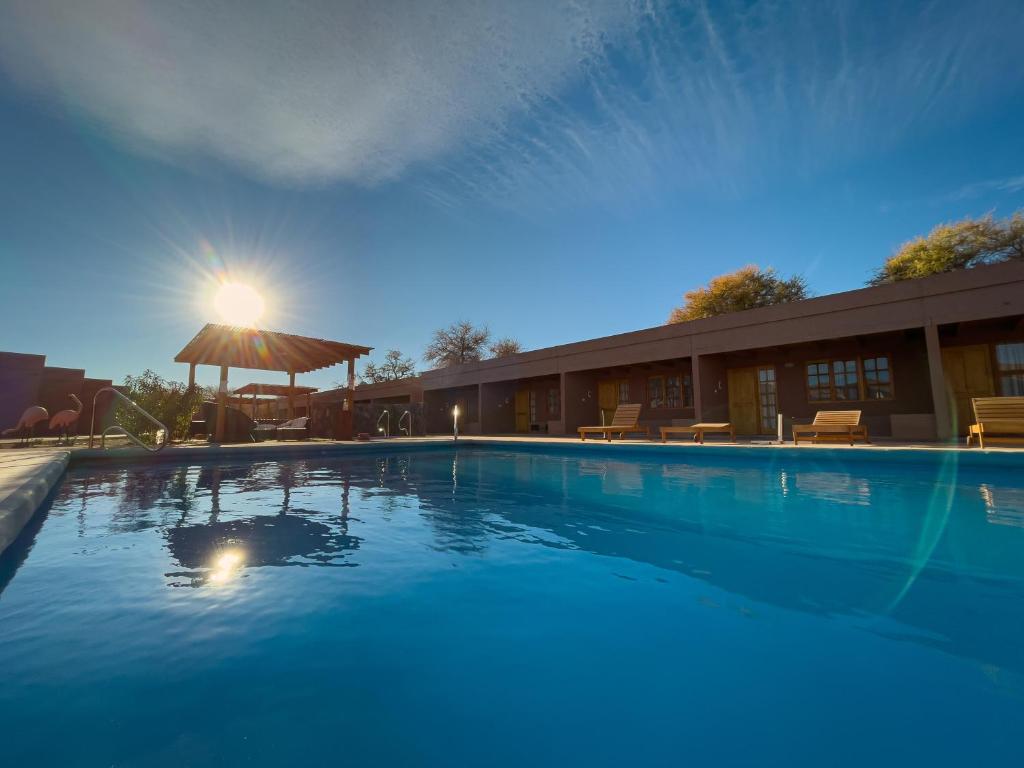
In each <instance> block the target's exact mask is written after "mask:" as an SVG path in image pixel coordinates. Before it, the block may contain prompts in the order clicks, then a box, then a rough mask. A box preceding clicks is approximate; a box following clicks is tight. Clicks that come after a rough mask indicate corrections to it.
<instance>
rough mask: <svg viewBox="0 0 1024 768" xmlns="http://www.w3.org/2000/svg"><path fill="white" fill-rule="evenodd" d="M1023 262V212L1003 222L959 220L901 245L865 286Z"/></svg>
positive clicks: (988, 218)
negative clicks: (977, 267)
mask: <svg viewBox="0 0 1024 768" xmlns="http://www.w3.org/2000/svg"><path fill="white" fill-rule="evenodd" d="M1012 260H1018V261H1019V260H1024V211H1017V212H1016V213H1014V214H1013V215H1012V216H1010V217H1009V218H1007V219H999V220H996V219H993V218H992V215H991V214H989V215H987V216H983V217H982V218H980V219H970V218H967V219H963V220H962V221H957V222H953V223H952V224H940V225H939V226H937V227H935V229H933V230H932V231H931V232H929V233H928V235H927V236H926V237H918V238H915V239H914V240H911V241H910V242H908V243H904V244H903V245H901V246H900V247H899V249H898V250H897V251H896V253H894V254H893V255H892V256H890V257H889V258H888V259H886V260H885V264H883V265H882V266H881V267H880V268H879V269H878V270H877V271H876V272H875V274H874V277H872V278H871V280H870V281H869V283H868V284H869V285H881V284H882V283H893V282H897V281H899V280H913V279H914V278H917V277H927V276H928V275H937V274H940V273H942V272H953V271H955V270H958V269H970V268H971V267H976V266H978V265H980V264H995V263H998V262H1001V261H1012Z"/></svg>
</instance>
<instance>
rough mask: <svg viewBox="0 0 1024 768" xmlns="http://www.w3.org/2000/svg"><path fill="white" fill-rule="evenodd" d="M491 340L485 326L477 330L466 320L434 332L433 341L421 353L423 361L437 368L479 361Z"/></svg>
mask: <svg viewBox="0 0 1024 768" xmlns="http://www.w3.org/2000/svg"><path fill="white" fill-rule="evenodd" d="M490 340H491V332H490V331H489V330H488V329H487V327H486V326H483V327H481V328H477V327H476V326H474V325H473V324H472V323H470V322H468V321H466V320H460V321H458V322H456V323H452V324H451V325H449V326H448V327H447V328H438V329H437V330H436V331H434V339H433V341H431V342H430V344H429V346H427V350H426V352H424V353H423V359H424V360H426V361H427V362H428V363H430V364H432V365H435V366H437V367H438V368H447V367H448V366H450V365H461V364H462V363H468V362H472V361H474V360H481V359H483V356H484V351H485V350H486V349H487V342H489V341H490Z"/></svg>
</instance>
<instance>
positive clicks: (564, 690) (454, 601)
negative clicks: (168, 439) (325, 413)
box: [0, 446, 1024, 766]
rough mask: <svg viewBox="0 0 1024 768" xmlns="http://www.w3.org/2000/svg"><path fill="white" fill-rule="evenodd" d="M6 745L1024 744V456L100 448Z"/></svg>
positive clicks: (316, 751) (9, 643) (667, 749)
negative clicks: (203, 457) (178, 461)
mask: <svg viewBox="0 0 1024 768" xmlns="http://www.w3.org/2000/svg"><path fill="white" fill-rule="evenodd" d="M0 589H2V593H0V670H3V673H2V674H3V684H2V685H0V731H2V733H3V739H2V742H0V749H2V750H3V753H2V754H3V760H4V764H6V765H12V766H15V765H27V764H32V765H60V766H69V765H90V766H91V765H104V766H107V765H116V766H134V765H153V766H164V765H166V766H184V765H236V764H237V765H242V764H244V765H274V766H280V765H296V764H330V765H336V764H350V765H430V766H434V765H438V766H440V765H445V766H451V765H489V766H493V765H502V766H503V765H509V766H511V765H516V766H522V765H673V766H678V765H684V764H690V765H702V764H714V765H737V764H750V765H766V764H780V765H790V766H793V765H800V766H803V765H807V766H811V765H813V766H822V765H830V766H836V765H858V766H862V765H865V764H874V765H897V764H899V765H961V766H962V765H982V764H986V765H1011V764H1013V765H1019V760H1020V747H1019V743H1018V741H1019V726H1020V723H1021V722H1024V478H1022V476H1021V473H1020V472H1019V470H1014V469H1009V468H1005V469H1001V468H989V469H985V468H980V467H979V468H966V467H959V466H957V465H956V464H955V463H951V462H948V461H931V462H928V463H921V464H917V463H906V464H899V465H894V466H887V465H885V464H880V463H877V462H872V463H863V462H859V461H855V460H853V459H852V458H851V459H842V458H836V457H835V456H833V455H826V454H821V455H818V454H817V452H814V451H811V452H808V453H807V454H806V455H801V456H798V457H793V456H792V455H789V454H784V453H774V452H771V451H768V452H763V453H762V454H760V455H759V456H758V457H756V458H748V457H744V456H740V455H738V454H733V453H730V452H729V451H726V450H720V451H707V452H705V453H701V454H699V455H697V454H687V455H685V456H676V455H671V456H670V455H667V454H666V455H654V454H644V455H642V456H638V457H629V456H625V455H623V454H620V453H615V452H610V453H604V452H601V451H587V452H579V451H563V452H560V451H557V450H548V449H545V450H529V451H525V450H513V449H503V448H499V447H490V448H486V447H471V446H467V447H465V448H459V449H458V450H453V449H450V448H444V449H436V448H435V449H431V450H416V451H414V450H409V451H408V452H398V453H394V452H393V453H389V454H387V455H379V456H366V457H355V456H353V457H345V458H339V457H305V458H289V459H280V460H263V461H248V460H247V461H246V462H244V463H233V462H230V461H222V462H221V463H195V464H190V465H185V466H171V465H165V464H138V465H103V466H89V467H82V468H77V469H73V470H71V471H70V472H69V473H68V475H67V477H66V479H65V481H64V482H63V484H62V485H61V486H60V488H59V489H58V490H57V491H56V492H55V493H54V495H53V498H52V500H51V501H50V502H49V504H48V508H46V509H44V510H43V511H41V512H40V513H39V514H38V515H37V516H36V518H35V519H34V520H33V524H32V525H31V526H30V529H29V530H27V531H26V532H25V533H24V535H23V536H22V538H21V539H20V540H19V541H18V542H17V544H16V545H15V546H14V547H12V548H11V549H10V550H8V552H6V553H5V554H4V555H3V556H2V558H0Z"/></svg>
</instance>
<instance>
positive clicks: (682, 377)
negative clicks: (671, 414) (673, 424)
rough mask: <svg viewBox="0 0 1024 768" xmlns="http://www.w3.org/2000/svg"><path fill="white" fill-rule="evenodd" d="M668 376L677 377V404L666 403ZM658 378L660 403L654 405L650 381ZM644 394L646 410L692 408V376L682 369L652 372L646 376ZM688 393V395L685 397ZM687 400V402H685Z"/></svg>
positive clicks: (681, 409)
mask: <svg viewBox="0 0 1024 768" xmlns="http://www.w3.org/2000/svg"><path fill="white" fill-rule="evenodd" d="M670 378H676V379H679V405H667V404H665V403H667V402H668V389H669V387H668V380H669V379H670ZM655 379H658V380H659V381H660V382H661V401H662V403H663V404H662V405H654V404H653V403H652V402H651V392H652V391H653V389H654V388H653V386H652V382H653V381H654V380H655ZM645 385H646V386H645V388H646V396H645V397H644V404H645V406H646V408H647V409H648V410H652V411H683V410H686V409H687V408H693V376H692V375H691V374H689V373H684V372H683V371H665V372H664V373H653V374H651V375H650V376H648V377H647V380H646V382H645ZM687 395H689V397H687ZM687 401H689V402H687Z"/></svg>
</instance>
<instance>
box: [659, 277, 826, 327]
mask: <svg viewBox="0 0 1024 768" xmlns="http://www.w3.org/2000/svg"><path fill="white" fill-rule="evenodd" d="M807 295H808V294H807V283H806V282H805V281H804V279H803V278H802V277H800V276H799V275H797V276H794V277H791V278H789V279H788V280H784V279H783V278H781V277H779V276H778V275H777V274H776V272H775V270H774V269H771V268H768V269H761V268H760V267H758V266H756V265H753V264H751V265H749V266H746V267H743V268H742V269H738V270H736V271H735V272H730V273H729V274H727V275H719V276H718V277H716V278H713V279H712V280H711V281H710V282H709V283H708V284H707V286H705V287H702V288H695V289H694V290H692V291H687V292H686V294H684V296H683V306H681V307H676V308H675V309H673V310H672V313H671V314H670V315H669V318H668V322H670V323H684V322H686V321H688V320H699V319H700V318H702V317H715V316H716V315H727V314H729V313H730V312H741V311H742V310H744V309H755V308H757V307H768V306H771V305H772V304H785V303H788V302H791V301H800V300H802V299H806V298H807Z"/></svg>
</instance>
